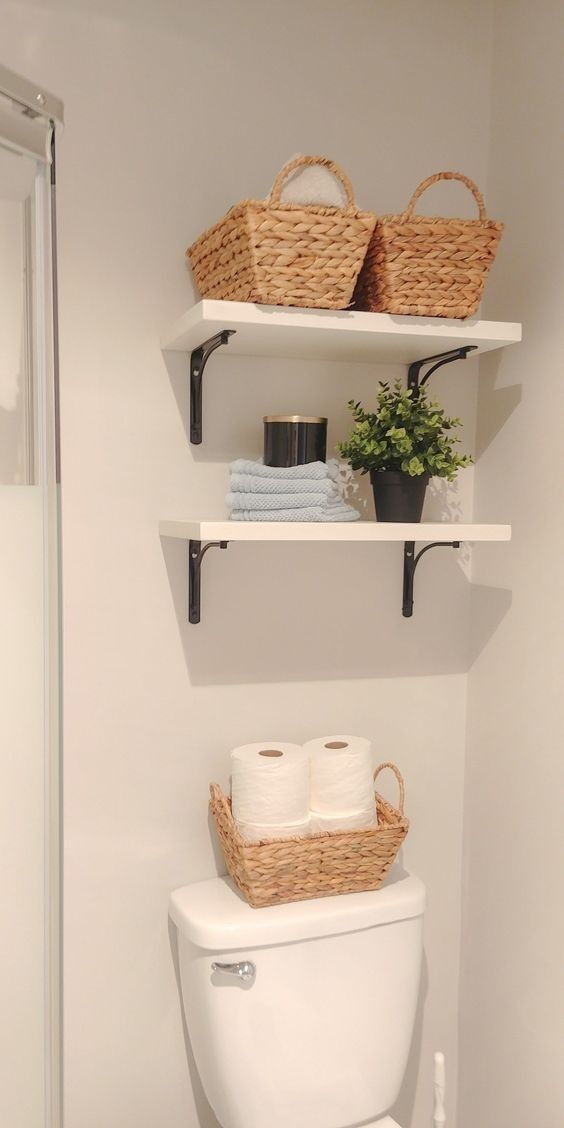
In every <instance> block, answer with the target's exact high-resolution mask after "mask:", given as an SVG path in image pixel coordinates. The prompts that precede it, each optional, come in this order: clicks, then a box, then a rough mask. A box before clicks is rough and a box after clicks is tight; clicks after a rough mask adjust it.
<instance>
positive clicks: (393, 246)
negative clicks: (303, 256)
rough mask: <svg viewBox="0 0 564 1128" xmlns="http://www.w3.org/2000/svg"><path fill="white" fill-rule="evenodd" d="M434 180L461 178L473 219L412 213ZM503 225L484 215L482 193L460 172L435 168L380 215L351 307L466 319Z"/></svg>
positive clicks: (475, 304)
mask: <svg viewBox="0 0 564 1128" xmlns="http://www.w3.org/2000/svg"><path fill="white" fill-rule="evenodd" d="M438 180H461V181H462V183H463V184H465V185H466V187H467V188H469V189H470V191H471V192H472V194H473V196H474V199H475V200H476V203H477V204H478V209H479V219H441V218H439V217H436V216H420V215H414V214H413V209H414V207H415V204H416V202H417V200H418V199H419V197H420V196H421V195H422V193H423V192H424V191H425V189H426V188H429V187H430V186H431V185H432V184H436V183H437V181H438ZM502 231H503V224H502V223H497V222H496V221H495V220H493V219H488V218H487V216H486V208H485V205H484V200H483V197H482V195H481V193H480V191H479V190H478V188H477V187H476V185H475V184H474V182H473V181H472V180H469V179H468V177H467V176H463V175H462V173H460V172H437V173H436V174H435V175H434V176H429V177H428V178H427V180H423V181H422V183H421V184H420V185H419V187H418V188H416V190H415V192H414V193H413V196H412V197H411V200H410V201H409V203H408V205H407V207H406V209H405V211H404V212H402V214H401V215H386V216H380V217H379V218H378V221H377V223H376V228H375V230H374V234H373V236H372V240H371V243H370V247H369V248H368V253H367V255H366V259H365V261H364V266H363V268H362V271H361V273H360V277H359V279H358V283H357V286H356V290H355V295H354V297H355V308H356V309H362V310H368V311H369V312H371V313H400V314H418V315H419V316H420V317H469V316H470V314H471V313H474V311H475V310H476V309H477V307H478V305H479V303H480V299H481V297H482V293H483V290H484V286H485V283H486V278H487V276H488V271H489V269H490V266H491V265H492V263H493V261H494V259H495V255H496V251H497V248H498V244H499V240H500V239H501V233H502Z"/></svg>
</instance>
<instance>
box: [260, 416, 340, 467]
mask: <svg viewBox="0 0 564 1128" xmlns="http://www.w3.org/2000/svg"><path fill="white" fill-rule="evenodd" d="M263 422H264V464H265V466H303V465H304V464H305V463H306V462H325V459H326V456H327V420H326V419H325V418H323V416H318V415H265V416H264V419H263Z"/></svg>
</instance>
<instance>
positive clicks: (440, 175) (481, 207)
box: [403, 172, 487, 223]
mask: <svg viewBox="0 0 564 1128" xmlns="http://www.w3.org/2000/svg"><path fill="white" fill-rule="evenodd" d="M439 180H460V181H461V182H462V184H465V185H466V187H467V188H469V189H470V191H471V193H472V195H473V197H474V199H475V201H476V203H477V205H478V211H479V214H480V219H481V220H482V223H483V222H484V220H486V219H487V214H486V205H485V203H484V197H483V196H482V193H481V192H480V189H479V188H478V186H477V185H476V184H474V181H473V180H470V177H469V176H464V175H463V174H462V173H461V172H435V173H434V175H433V176H428V177H427V179H426V180H422V181H421V184H420V185H419V187H418V188H416V189H415V192H414V193H413V196H412V197H411V199H410V201H409V203H408V205H407V207H406V209H405V211H404V212H403V216H404V218H405V219H409V218H410V216H411V215H413V209H414V207H415V205H416V203H417V201H418V199H419V197H420V196H422V195H423V193H424V192H425V191H426V190H427V188H430V187H431V185H432V184H436V183H437V181H439Z"/></svg>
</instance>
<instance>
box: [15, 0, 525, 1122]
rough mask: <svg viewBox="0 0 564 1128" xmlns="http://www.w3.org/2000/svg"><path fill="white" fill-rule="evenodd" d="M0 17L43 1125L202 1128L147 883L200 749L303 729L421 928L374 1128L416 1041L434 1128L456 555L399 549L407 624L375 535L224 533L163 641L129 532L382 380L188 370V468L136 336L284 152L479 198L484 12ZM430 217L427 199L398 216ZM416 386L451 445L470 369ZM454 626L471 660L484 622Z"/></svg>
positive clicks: (215, 9)
mask: <svg viewBox="0 0 564 1128" xmlns="http://www.w3.org/2000/svg"><path fill="white" fill-rule="evenodd" d="M1 13H2V28H3V34H2V54H3V57H4V60H5V62H6V63H7V64H8V65H9V66H11V67H13V68H14V69H16V70H20V71H22V72H24V73H27V74H28V75H29V76H30V77H34V78H36V79H37V80H38V81H40V82H44V83H45V85H46V86H47V87H48V88H51V89H53V90H54V91H55V92H56V93H57V94H59V95H60V96H61V97H62V98H63V99H64V101H65V104H66V120H67V125H66V130H65V133H64V135H63V138H62V141H61V143H60V147H59V185H60V187H59V223H60V274H61V287H60V304H61V345H62V412H63V418H62V424H63V476H64V485H63V524H64V599H65V607H64V613H65V757H66V767H65V838H66V914H65V916H66V932H65V995H66V1060H65V1073H66V1107H67V1117H66V1128H99V1126H100V1125H103V1126H104V1128H153V1126H154V1124H156V1123H162V1124H166V1125H167V1128H198V1126H201V1128H210V1126H212V1125H213V1123H214V1122H213V1118H212V1116H211V1114H210V1113H209V1111H208V1110H207V1109H206V1106H205V1102H204V1100H203V1098H202V1095H201V1092H200V1090H199V1086H198V1083H197V1080H196V1079H195V1080H194V1084H193V1085H192V1082H191V1078H190V1073H189V1066H188V1064H187V1059H186V1054H185V1048H184V1044H183V1038H182V1027H181V1021H180V1012H179V1004H178V995H177V988H176V983H175V979H174V971H173V965H172V959H171V953H170V948H169V936H168V928H167V918H166V906H167V896H168V893H169V890H170V889H171V888H173V887H175V886H176V885H178V884H181V883H184V882H188V881H191V880H197V879H199V878H203V877H206V876H208V875H210V874H212V873H214V872H215V870H216V865H217V861H218V859H217V858H216V856H215V854H214V849H213V846H212V842H211V839H210V831H209V827H208V822H207V814H206V790H207V784H208V781H209V780H211V779H219V780H220V781H221V782H223V783H226V781H227V770H228V769H227V752H228V749H229V748H230V747H231V746H233V745H235V744H238V743H241V742H243V741H248V740H253V739H258V738H261V737H263V736H265V735H267V734H270V736H277V737H280V738H283V739H284V738H286V739H290V740H291V739H300V738H307V737H310V736H313V735H315V734H319V733H320V732H323V731H330V730H331V729H333V728H338V729H345V730H356V731H359V732H361V733H367V734H369V735H370V736H372V737H373V738H374V740H375V742H376V745H377V746H378V747H379V748H380V749H381V751H382V754H383V756H386V757H387V756H391V757H392V758H394V759H395V760H397V762H398V763H399V764H400V766H401V768H402V770H403V771H404V772H405V775H406V778H407V785H408V813H409V814H410V815H411V816H412V820H413V829H412V832H411V835H410V837H409V839H408V842H407V846H406V851H405V857H406V861H407V863H408V864H409V865H411V866H412V867H413V869H414V870H415V871H416V872H418V873H419V874H420V875H421V876H422V878H423V879H424V880H425V882H426V883H427V886H428V889H429V914H428V921H427V936H426V973H425V979H424V986H423V992H424V994H425V995H426V999H425V1010H424V1018H421V1015H420V1017H419V1020H418V1029H417V1033H416V1039H415V1043H414V1053H413V1057H412V1062H411V1064H410V1069H409V1072H408V1076H407V1079H406V1084H405V1087H404V1091H403V1093H402V1097H401V1100H400V1102H399V1105H398V1109H397V1116H398V1119H399V1120H400V1122H401V1124H402V1126H404V1128H418V1126H419V1125H421V1124H425V1123H427V1122H428V1121H429V1118H430V1110H431V1065H432V1051H433V1050H434V1049H435V1048H437V1047H441V1048H442V1049H444V1050H445V1051H446V1053H447V1058H448V1062H449V1073H450V1078H451V1085H450V1090H449V1109H448V1112H449V1119H450V1120H452V1119H453V1113H454V1105H455V1096H456V1083H455V1077H456V1050H457V982H458V950H459V936H460V880H459V879H460V865H461V811H462V785H463V761H464V734H465V688H466V679H465V672H466V669H467V665H468V657H469V656H468V647H467V626H468V615H469V592H468V585H467V581H466V577H465V571H464V567H465V566H466V563H467V561H465V560H464V559H463V561H462V564H463V567H460V566H459V565H458V564H457V561H456V559H455V558H454V554H451V553H446V552H437V553H436V554H434V555H433V557H426V559H425V562H424V563H423V564H422V566H421V569H420V572H419V573H418V576H417V591H416V612H415V617H414V619H413V620H412V621H411V622H408V621H406V620H403V619H402V617H401V613H400V596H401V546H381V547H377V548H376V547H371V546H355V547H347V546H335V547H334V548H332V549H331V551H330V552H328V551H326V550H324V548H323V546H321V547H320V546H308V547H300V548H298V547H296V546H286V547H285V548H282V547H280V548H276V547H272V546H270V547H267V546H256V547H254V546H241V545H234V546H233V545H232V546H231V547H230V548H229V549H228V551H227V553H225V554H223V553H222V554H219V553H210V554H209V557H208V558H207V560H206V568H205V575H204V608H203V611H204V620H203V622H202V624H201V625H200V626H199V627H198V628H197V629H194V628H190V627H188V626H187V623H186V586H187V581H186V549H185V547H184V546H182V545H180V544H167V543H164V542H163V543H161V542H160V541H159V537H158V533H157V523H158V520H159V517H162V516H167V515H171V516H174V515H176V514H179V515H184V514H186V515H190V514H191V513H195V514H197V513H198V512H199V511H201V512H204V513H207V514H210V515H213V514H214V513H216V514H220V513H222V511H223V501H222V499H223V495H224V492H225V489H226V481H227V477H226V465H225V464H226V463H227V462H228V461H229V460H230V459H231V458H232V457H233V456H235V455H236V454H249V455H252V454H253V453H257V452H258V450H259V448H260V441H261V425H260V419H261V417H262V415H263V413H264V412H265V411H267V410H270V411H278V410H283V409H285V410H288V409H290V408H291V409H293V410H295V409H299V410H305V411H315V412H316V413H317V412H319V413H323V414H328V415H329V416H330V417H331V420H332V431H331V436H332V439H335V438H336V437H337V436H340V435H343V434H344V429H345V426H346V412H345V410H344V407H343V405H344V404H345V403H346V400H347V399H348V398H349V397H350V396H353V395H354V396H369V395H370V393H371V392H372V390H373V388H374V385H375V381H376V379H377V376H378V375H380V373H377V372H376V371H373V370H371V369H369V368H368V367H366V368H364V369H362V370H361V369H358V370H357V369H346V368H344V367H343V368H341V366H337V365H321V364H319V365H308V366H306V365H302V366H300V365H296V364H288V363H283V362H278V363H276V364H275V363H272V362H267V361H261V360H257V359H255V360H252V361H251V360H249V361H246V360H243V359H241V358H239V359H236V358H231V359H229V358H228V356H227V355H226V356H225V357H221V358H219V357H215V358H214V359H213V361H212V362H211V364H210V368H209V377H208V374H207V375H206V436H205V442H204V445H203V446H202V447H201V448H200V449H199V450H194V449H190V446H189V443H188V441H187V437H186V425H187V411H188V393H187V380H186V363H185V361H184V360H183V359H182V358H180V357H173V358H171V359H169V360H167V362H166V363H165V360H164V359H163V357H162V355H161V353H160V351H159V346H158V341H159V334H160V332H161V330H162V329H163V327H164V326H165V325H166V324H167V323H168V322H169V321H171V320H172V319H173V318H174V317H175V316H177V315H178V314H179V313H180V312H181V311H182V310H183V309H184V308H185V307H186V306H188V305H189V304H191V302H192V300H193V290H192V286H191V282H190V278H189V275H188V274H187V272H186V270H185V267H184V263H183V251H184V248H185V246H186V245H187V244H188V242H189V241H190V240H191V239H192V238H193V237H194V236H196V235H197V234H198V233H199V232H200V231H201V230H202V229H203V228H204V227H205V226H207V225H208V224H209V223H210V222H213V221H214V220H215V219H216V218H218V217H219V216H220V215H221V214H222V213H223V212H224V211H225V210H226V208H227V207H228V206H229V205H230V204H231V203H233V202H235V201H237V200H238V199H241V198H243V197H245V196H248V195H259V196H260V195H263V194H264V193H265V192H266V190H267V188H268V186H269V184H270V183H271V181H272V179H273V176H274V174H275V172H276V171H277V169H278V167H279V166H280V164H281V163H282V162H283V161H284V160H285V159H286V158H287V157H289V156H290V155H291V154H292V153H294V152H295V151H303V152H312V151H313V152H321V153H327V154H329V155H331V156H332V157H334V159H336V160H337V161H340V162H342V164H343V165H344V167H345V168H346V169H347V171H348V172H349V174H350V176H351V178H352V181H353V184H354V185H355V188H356V190H357V193H358V198H359V201H360V202H361V203H362V204H363V205H364V206H372V207H374V208H375V209H377V210H380V211H391V210H399V209H400V208H401V207H403V206H404V204H405V202H406V201H407V198H408V196H409V194H410V193H411V191H412V189H413V188H414V187H415V185H416V184H417V182H418V181H419V180H420V179H421V178H423V177H424V176H426V175H427V174H428V173H430V172H432V171H434V170H437V169H441V168H447V169H448V168H453V169H458V168H461V169H463V170H464V171H466V172H467V173H468V174H469V175H471V176H472V177H474V178H475V179H476V180H477V181H478V182H479V183H483V182H484V179H485V174H486V160H487V137H488V128H489V117H488V115H489V74H490V24H489V7H488V5H487V4H485V3H484V4H483V5H482V3H478V4H477V3H476V2H475V0H457V2H456V3H453V2H452V0H430V2H428V3H426V4H425V5H421V4H418V3H417V2H416V0H400V2H398V0H382V2H380V3H373V2H372V0H352V2H351V3H348V4H342V3H341V2H340V0H339V2H337V0H308V2H307V3H303V2H299V0H287V2H286V3H285V4H284V6H283V7H282V8H281V7H280V6H274V5H273V6H269V5H265V4H264V3H261V2H259V0H241V2H240V3H237V4H225V3H222V2H220V0H194V2H192V3H187V4H180V3H178V2H177V0H164V2H160V3H156V2H155V3H149V2H146V0H143V2H139V0H136V2H133V0H111V2H110V0H107V2H104V0H43V2H42V3H40V4H38V3H34V4H32V3H28V2H25V0H18V2H17V3H15V2H14V3H6V2H4V3H2V4H1ZM451 190H452V191H457V192H459V193H460V194H459V195H458V196H457V204H458V201H459V200H460V209H462V208H464V209H466V208H467V209H468V210H467V212H466V214H473V212H472V202H471V201H468V202H467V201H466V200H465V198H464V196H463V193H462V189H455V188H452V189H451ZM445 199H446V196H445V194H444V193H443V192H442V191H441V189H440V188H437V189H435V190H434V195H430V197H429V201H428V207H429V208H433V207H435V208H436V207H446V206H447V204H446V203H445ZM456 210H459V209H458V207H457V209H456ZM226 351H227V350H226ZM385 374H386V376H388V375H394V370H393V369H386V370H385ZM435 388H436V390H437V392H438V393H439V394H441V395H443V397H444V400H445V403H446V405H447V406H448V408H449V409H452V410H454V411H461V412H462V413H463V414H464V415H465V416H466V417H467V418H468V420H469V427H468V431H467V436H466V437H467V445H468V446H470V447H471V445H472V427H471V425H470V424H471V422H472V421H473V417H474V406H475V404H474V399H475V370H473V369H472V365H471V362H467V363H466V365H465V366H463V365H458V366H455V368H453V369H452V370H451V372H450V373H449V374H448V376H447V375H442V376H441V379H440V381H439V380H437V383H436V384H435ZM470 486H471V476H469V479H468V485H467V488H466V494H467V495H469V494H470V493H471V489H470ZM470 501H471V498H470V497H469V496H467V498H466V501H465V504H466V505H469V503H470ZM434 504H437V503H434ZM429 512H431V509H430V510H429ZM503 516H504V514H503V513H502V514H501V517H502V518H503ZM491 551H492V553H494V554H497V553H501V552H503V551H504V549H503V546H502V547H497V548H496V547H493V546H492V548H491ZM481 624H482V625H481V630H482V632H483V633H482V635H481V636H480V644H483V642H484V641H485V639H486V638H487V636H488V633H489V631H490V629H491V621H490V619H489V618H488V616H487V615H485V616H483V618H482V620H481Z"/></svg>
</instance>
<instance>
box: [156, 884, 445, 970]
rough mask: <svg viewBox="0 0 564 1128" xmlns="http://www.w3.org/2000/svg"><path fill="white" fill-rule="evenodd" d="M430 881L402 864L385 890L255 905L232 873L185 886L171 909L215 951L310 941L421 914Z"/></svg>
mask: <svg viewBox="0 0 564 1128" xmlns="http://www.w3.org/2000/svg"><path fill="white" fill-rule="evenodd" d="M424 911H425V886H424V885H423V882H422V881H420V880H419V878H418V877H414V876H413V874H408V873H406V872H405V870H402V869H401V868H400V867H399V866H394V867H392V870H390V873H389V874H388V877H387V879H386V882H385V884H384V885H383V886H382V888H381V889H378V890H370V891H368V892H366V893H347V894H342V895H341V896H338V897H320V898H318V899H316V900H313V901H294V902H292V903H291V904H289V905H272V906H269V907H267V908H263V909H253V908H251V906H250V905H248V904H247V902H246V901H244V900H243V898H242V897H241V895H240V893H239V892H238V891H237V889H236V888H235V886H234V884H233V882H232V881H231V879H230V878H228V877H215V878H212V879H211V880H210V881H200V882H198V883H196V884H195V885H185V886H184V887H183V888H182V889H177V890H176V891H175V892H174V893H172V894H171V897H170V903H169V913H170V916H171V917H172V920H173V921H174V923H175V924H176V925H177V926H178V928H179V930H180V932H182V933H183V935H184V936H186V937H187V938H188V939H189V940H190V941H191V942H192V944H195V945H196V947H198V948H203V949H205V950H206V951H210V952H219V951H231V950H236V949H239V948H248V947H255V948H259V947H265V946H267V945H274V944H284V943H289V942H291V941H293V940H308V939H314V938H315V937H320V936H331V935H336V934H337V933H342V932H356V931H359V930H360V929H364V928H374V927H375V926H377V925H382V924H391V923H392V922H394V921H399V920H406V919H408V918H410V917H418V916H422V915H423V913H424Z"/></svg>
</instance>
